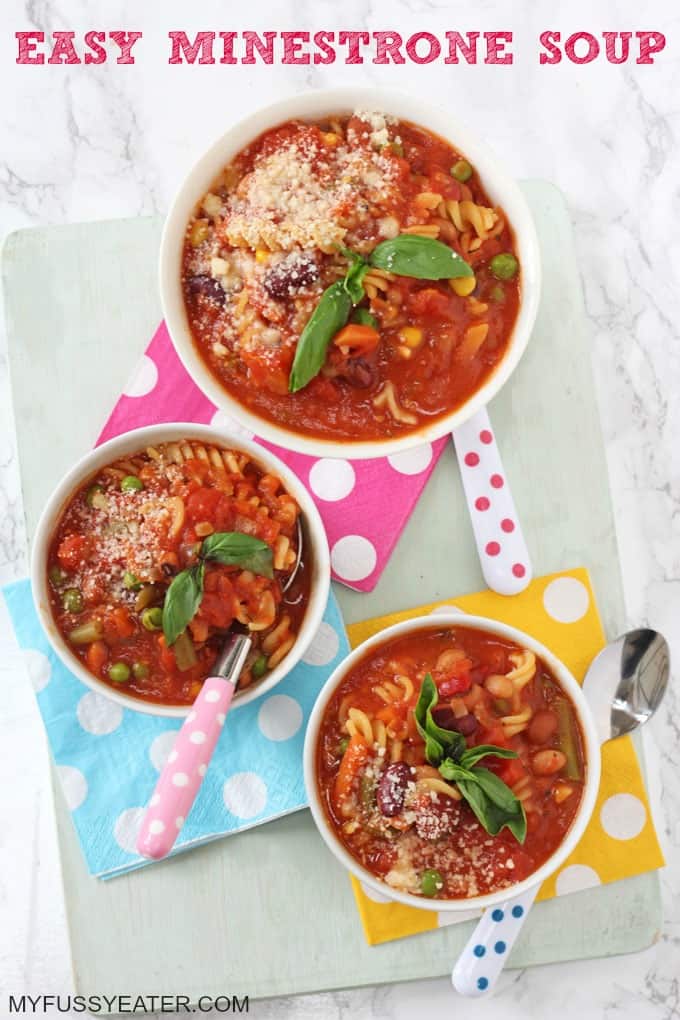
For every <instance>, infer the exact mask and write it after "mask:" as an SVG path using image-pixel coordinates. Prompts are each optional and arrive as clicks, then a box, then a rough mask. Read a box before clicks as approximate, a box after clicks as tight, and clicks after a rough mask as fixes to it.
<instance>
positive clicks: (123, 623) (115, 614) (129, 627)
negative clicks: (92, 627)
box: [110, 606, 136, 638]
mask: <svg viewBox="0 0 680 1020" xmlns="http://www.w3.org/2000/svg"><path fill="white" fill-rule="evenodd" d="M110 620H111V622H112V624H113V626H114V627H115V629H116V632H117V634H118V637H121V638H127V637H132V635H133V634H134V632H135V629H136V628H135V625H134V623H133V622H132V620H131V618H130V614H129V613H128V611H127V609H125V608H124V607H123V606H118V607H117V608H116V609H114V610H112V611H111V614H110Z"/></svg>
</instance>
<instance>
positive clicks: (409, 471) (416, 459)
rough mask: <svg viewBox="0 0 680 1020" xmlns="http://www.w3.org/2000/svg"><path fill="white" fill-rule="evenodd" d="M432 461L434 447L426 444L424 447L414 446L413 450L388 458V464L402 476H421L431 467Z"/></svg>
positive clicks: (403, 451)
mask: <svg viewBox="0 0 680 1020" xmlns="http://www.w3.org/2000/svg"><path fill="white" fill-rule="evenodd" d="M431 460H432V446H431V445H430V443H426V444H425V445H424V446H414V447H413V449H412V450H402V452H401V453H394V454H392V456H391V457H388V458H387V463H388V464H389V465H390V467H392V468H394V470H395V471H398V472H399V474H400V475H419V474H420V472H421V471H424V470H425V468H426V467H429V465H430V462H431Z"/></svg>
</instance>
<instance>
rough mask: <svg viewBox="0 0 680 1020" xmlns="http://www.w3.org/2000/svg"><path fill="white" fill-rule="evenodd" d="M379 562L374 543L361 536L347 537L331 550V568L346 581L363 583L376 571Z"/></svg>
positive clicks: (341, 539) (339, 540)
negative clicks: (364, 579) (362, 581)
mask: <svg viewBox="0 0 680 1020" xmlns="http://www.w3.org/2000/svg"><path fill="white" fill-rule="evenodd" d="M377 560H378V556H377V553H376V551H375V547H374V546H373V544H372V542H369V541H368V539H367V538H363V537H362V536H361V535H345V537H344V538H340V539H338V541H337V542H336V543H335V545H334V546H333V548H332V550H331V566H332V567H333V570H334V571H335V573H336V574H337V575H338V577H342V578H343V580H345V581H361V580H363V578H364V577H368V575H369V574H372V573H373V571H374V570H375V565H376V562H377Z"/></svg>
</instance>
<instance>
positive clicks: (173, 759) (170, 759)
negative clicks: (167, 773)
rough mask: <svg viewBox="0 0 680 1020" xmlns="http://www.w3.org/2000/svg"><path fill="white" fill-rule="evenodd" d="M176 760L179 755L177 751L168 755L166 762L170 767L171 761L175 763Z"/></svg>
mask: <svg viewBox="0 0 680 1020" xmlns="http://www.w3.org/2000/svg"><path fill="white" fill-rule="evenodd" d="M178 758H179V753H178V752H177V751H171V752H170V754H169V755H168V761H169V762H170V764H171V765H172V763H173V761H177V759H178Z"/></svg>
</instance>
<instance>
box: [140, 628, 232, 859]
mask: <svg viewBox="0 0 680 1020" xmlns="http://www.w3.org/2000/svg"><path fill="white" fill-rule="evenodd" d="M250 646H251V641H250V638H246V637H243V636H241V635H232V637H231V638H230V639H228V641H227V644H226V646H225V649H224V651H223V653H222V655H221V656H220V658H219V660H218V663H216V668H215V671H216V672H217V673H219V674H220V675H218V676H211V677H208V679H207V680H205V681H204V683H203V686H202V687H201V690H200V691H199V694H198V697H197V698H196V700H195V702H194V704H193V706H192V708H191V711H190V712H189V714H188V716H187V717H186V719H185V721H184V723H183V724H182V728H181V729H180V730H179V731H178V733H177V738H176V740H175V743H174V744H173V747H172V750H171V752H170V754H169V756H168V760H167V761H166V763H165V765H164V766H163V768H162V770H161V774H160V776H159V778H158V782H157V783H156V788H155V790H154V792H153V795H152V797H151V800H150V801H149V804H148V807H147V810H146V814H145V815H144V818H143V820H142V826H141V829H140V832H139V836H138V838H137V850H138V851H139V853H140V854H141V855H142V856H143V857H149V858H151V859H152V860H156V861H157V860H160V859H161V858H162V857H165V856H166V855H167V854H169V853H170V851H171V850H172V848H173V846H174V845H175V840H176V839H177V836H178V835H179V832H180V829H181V828H182V826H183V825H184V822H185V819H186V818H187V816H188V814H189V812H190V810H191V807H192V805H193V803H194V800H195V799H196V795H197V793H198V791H199V789H200V787H201V783H202V782H203V777H204V776H205V774H206V772H207V771H208V763H209V762H210V759H211V758H212V755H213V751H214V750H215V745H216V743H217V740H218V737H219V735H220V733H221V732H222V727H223V726H224V723H225V720H226V718H227V712H228V711H229V706H230V704H231V699H232V698H233V696H234V691H235V689H236V685H237V682H238V678H239V676H240V674H241V670H242V669H243V664H244V662H245V658H246V656H247V654H248V651H249V650H250ZM220 667H222V668H220Z"/></svg>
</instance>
